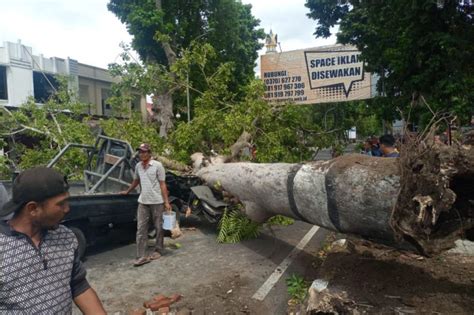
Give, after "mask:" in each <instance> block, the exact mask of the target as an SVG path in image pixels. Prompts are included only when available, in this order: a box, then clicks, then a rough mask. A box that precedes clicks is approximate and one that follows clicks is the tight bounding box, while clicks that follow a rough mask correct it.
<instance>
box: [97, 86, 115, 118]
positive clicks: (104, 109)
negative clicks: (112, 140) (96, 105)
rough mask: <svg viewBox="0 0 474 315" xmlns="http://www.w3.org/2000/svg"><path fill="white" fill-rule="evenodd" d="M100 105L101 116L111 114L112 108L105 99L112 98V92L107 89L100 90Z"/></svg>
mask: <svg viewBox="0 0 474 315" xmlns="http://www.w3.org/2000/svg"><path fill="white" fill-rule="evenodd" d="M100 94H101V104H102V115H106V116H109V115H111V114H112V106H110V103H108V102H107V99H108V98H109V97H110V96H112V91H111V90H109V89H101V91H100Z"/></svg>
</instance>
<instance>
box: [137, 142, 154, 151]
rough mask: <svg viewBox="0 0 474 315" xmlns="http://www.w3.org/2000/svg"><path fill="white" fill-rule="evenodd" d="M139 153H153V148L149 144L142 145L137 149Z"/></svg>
mask: <svg viewBox="0 0 474 315" xmlns="http://www.w3.org/2000/svg"><path fill="white" fill-rule="evenodd" d="M137 151H151V147H150V145H149V144H148V143H142V144H140V146H139V147H138V148H137Z"/></svg>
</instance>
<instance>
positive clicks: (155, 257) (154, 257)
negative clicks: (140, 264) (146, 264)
mask: <svg viewBox="0 0 474 315" xmlns="http://www.w3.org/2000/svg"><path fill="white" fill-rule="evenodd" d="M158 258H161V254H160V253H158V252H154V253H153V254H151V255H150V256H148V259H149V260H157V259H158Z"/></svg>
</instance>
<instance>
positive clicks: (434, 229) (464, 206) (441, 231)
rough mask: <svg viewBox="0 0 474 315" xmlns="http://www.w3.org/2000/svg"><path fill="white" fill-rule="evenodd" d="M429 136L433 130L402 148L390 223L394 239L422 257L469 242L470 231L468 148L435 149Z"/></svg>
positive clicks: (473, 203)
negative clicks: (403, 241)
mask: <svg viewBox="0 0 474 315" xmlns="http://www.w3.org/2000/svg"><path fill="white" fill-rule="evenodd" d="M433 136H434V128H432V129H431V131H430V132H428V133H427V135H426V136H424V137H423V138H415V137H411V138H410V137H408V138H407V139H406V141H405V143H404V145H403V146H402V151H401V157H400V173H401V183H400V184H401V185H400V193H399V195H398V198H397V202H396V205H395V207H394V210H393V213H392V216H391V220H390V224H391V226H392V228H393V229H394V231H395V233H396V234H397V236H398V237H400V238H402V239H404V240H406V241H408V242H410V243H411V244H412V245H414V246H415V247H416V248H417V249H418V251H419V252H420V253H421V254H423V255H425V256H431V255H434V254H437V253H440V252H441V251H443V250H446V249H448V248H451V247H453V246H454V241H455V240H456V239H459V238H465V237H466V236H467V235H471V236H470V237H472V231H473V229H474V146H472V145H461V144H454V145H452V146H447V145H443V144H436V143H434V140H433V139H434V137H433ZM470 237H469V238H470Z"/></svg>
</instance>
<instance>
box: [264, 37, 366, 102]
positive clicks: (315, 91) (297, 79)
mask: <svg viewBox="0 0 474 315" xmlns="http://www.w3.org/2000/svg"><path fill="white" fill-rule="evenodd" d="M261 79H262V80H263V82H264V83H265V99H266V100H268V101H271V102H287V101H290V102H294V103H296V104H315V103H328V102H343V101H352V100H360V99H367V98H370V97H371V96H372V91H371V88H372V82H371V81H372V78H371V75H370V73H367V72H364V63H363V62H362V60H361V59H360V52H359V51H357V50H356V49H355V48H354V47H351V46H343V45H333V46H325V47H319V48H311V49H302V50H294V51H289V52H284V53H269V54H266V55H262V56H261Z"/></svg>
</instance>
